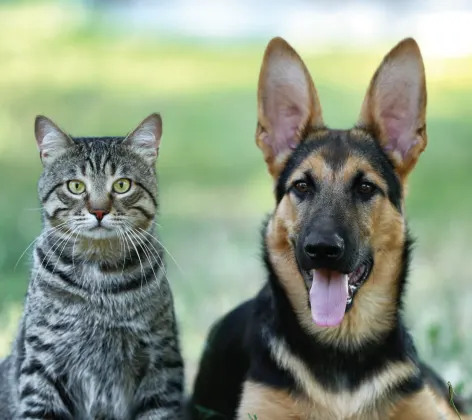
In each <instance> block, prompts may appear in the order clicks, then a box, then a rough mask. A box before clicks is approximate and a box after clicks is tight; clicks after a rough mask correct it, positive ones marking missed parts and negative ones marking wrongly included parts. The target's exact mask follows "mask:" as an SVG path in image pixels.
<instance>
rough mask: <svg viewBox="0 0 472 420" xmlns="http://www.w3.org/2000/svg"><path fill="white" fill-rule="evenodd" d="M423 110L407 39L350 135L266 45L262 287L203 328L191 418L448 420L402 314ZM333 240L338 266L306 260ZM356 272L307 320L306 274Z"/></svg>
mask: <svg viewBox="0 0 472 420" xmlns="http://www.w3.org/2000/svg"><path fill="white" fill-rule="evenodd" d="M425 114H426V84H425V72H424V66H423V60H422V57H421V53H420V51H419V48H418V46H417V44H416V42H415V41H414V40H413V39H405V40H403V41H402V42H401V43H399V44H398V45H397V46H396V47H395V48H394V49H393V50H392V51H390V53H389V54H388V55H387V56H386V57H385V58H384V60H383V61H382V63H381V65H380V67H379V69H378V70H377V72H376V73H375V74H374V76H373V78H372V81H371V83H370V86H369V89H368V91H367V94H366V97H365V100H364V102H363V105H362V109H361V112H360V116H359V120H358V123H357V124H356V126H355V127H354V128H352V129H350V130H332V129H329V128H327V127H326V126H325V124H324V121H323V118H322V112H321V106H320V102H319V99H318V95H317V91H316V89H315V86H314V84H313V81H312V79H311V76H310V74H309V72H308V70H307V68H306V67H305V65H304V63H303V61H302V60H301V58H300V57H299V56H298V54H297V53H296V52H295V51H294V50H293V49H292V48H291V47H290V46H289V45H288V44H287V43H286V42H285V41H284V40H283V39H281V38H275V39H273V40H272V41H271V42H270V44H269V45H268V47H267V50H266V52H265V56H264V60H263V64H262V69H261V73H260V78H259V87H258V126H257V131H256V142H257V145H258V146H259V148H260V149H261V150H262V152H263V155H264V159H265V161H266V163H267V165H268V169H269V172H270V174H271V175H272V177H273V179H274V183H275V196H276V207H275V210H274V212H273V213H272V214H271V215H270V217H269V218H268V221H267V223H266V224H265V225H264V229H263V255H264V262H265V265H266V269H267V275H268V282H267V284H266V285H265V286H264V287H263V289H262V290H261V291H260V293H259V294H258V295H257V296H256V297H255V298H254V299H252V300H250V301H248V302H246V303H244V304H242V305H241V306H239V307H238V308H236V309H234V310H233V311H232V312H230V313H229V314H228V315H226V316H225V317H224V318H223V319H222V320H220V321H219V322H218V323H217V324H216V325H215V326H214V327H213V329H212V331H211V333H210V337H209V339H208V343H207V347H206V349H205V352H204V355H203V358H202V361H201V364H200V370H199V372H198V375H197V378H196V381H195V389H194V394H193V396H192V398H191V400H190V403H189V412H190V417H191V418H193V419H197V418H198V419H204V418H205V419H219V418H221V419H224V418H226V419H232V418H236V419H240V420H242V419H248V418H257V420H288V419H292V420H315V419H316V420H330V419H332V420H338V419H351V420H354V419H357V420H360V419H362V420H380V419H382V420H384V419H390V420H413V419H419V420H421V419H424V420H426V419H428V420H435V419H436V420H439V419H455V418H457V416H456V414H454V412H453V411H452V408H451V407H450V406H448V404H447V397H446V392H445V391H446V389H445V387H442V384H441V381H442V380H441V378H438V377H437V375H436V374H435V373H434V372H432V371H431V370H430V368H428V367H426V366H425V365H423V364H422V363H421V362H420V360H419V358H418V355H417V352H416V350H415V346H414V344H413V341H412V338H411V336H410V334H409V333H408V331H407V329H406V327H405V324H404V321H403V317H402V298H403V294H404V286H405V282H406V278H407V275H408V267H409V261H410V257H411V244H412V241H411V239H410V236H409V233H408V229H407V224H406V219H405V212H404V196H405V189H406V181H407V177H408V175H409V174H410V172H411V170H412V169H413V168H414V166H415V164H416V162H417V160H418V158H419V156H420V154H421V153H422V152H423V150H424V149H425V147H426V144H427V135H426V120H425ZM334 235H337V236H336V238H340V240H342V245H343V246H342V248H339V249H341V250H342V253H340V254H339V255H340V256H339V258H338V257H337V256H336V257H335V258H333V257H332V256H333V255H337V254H334V253H331V251H330V253H328V251H326V249H328V248H326V247H325V248H323V252H325V254H322V253H321V251H320V252H318V251H319V249H321V248H316V250H317V251H316V252H313V253H309V252H308V249H312V248H309V247H311V246H315V245H316V246H318V245H319V241H318V242H316V241H317V239H316V238H319V237H322V238H323V240H324V239H326V238H327V239H326V241H328V243H330V242H329V241H330V240H331V238H332V237H333V236H334ZM313 238H315V239H313ZM310 241H311V242H310ZM313 241H315V242H314V243H315V245H313V244H312V242H313ZM323 246H324V245H323ZM329 249H330V250H331V248H329ZM310 252H311V251H310ZM307 255H308V257H307ZM320 255H322V256H323V258H321V257H320ZM364 266H365V267H368V268H366V270H367V271H366V273H367V274H365V276H366V278H365V279H364V280H365V281H364V282H363V283H362V284H361V285H360V287H359V288H358V290H357V293H356V294H355V295H354V296H353V301H352V306H351V307H348V308H347V309H346V313H345V314H344V318H343V319H342V321H341V323H340V324H339V325H337V326H331V327H324V326H319V325H317V324H316V323H315V322H314V321H313V319H312V316H311V312H310V300H309V295H308V289H309V285H310V275H311V274H309V273H312V272H314V271H315V270H325V271H326V272H327V271H329V272H334V271H336V272H340V273H352V272H354V270H356V269H357V268H358V267H364ZM463 418H465V416H464V417H463Z"/></svg>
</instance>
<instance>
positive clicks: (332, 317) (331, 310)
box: [310, 260, 373, 327]
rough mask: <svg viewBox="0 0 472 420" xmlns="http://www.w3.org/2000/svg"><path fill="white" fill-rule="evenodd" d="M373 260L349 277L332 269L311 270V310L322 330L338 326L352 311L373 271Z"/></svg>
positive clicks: (314, 319) (363, 264) (358, 268)
mask: <svg viewBox="0 0 472 420" xmlns="http://www.w3.org/2000/svg"><path fill="white" fill-rule="evenodd" d="M372 267H373V262H372V260H369V261H366V262H364V263H362V264H361V265H359V266H358V267H357V268H356V269H355V270H354V271H353V272H351V273H349V274H344V273H340V272H338V271H332V270H323V269H321V270H312V271H311V272H310V274H311V277H312V282H311V287H310V307H311V314H312V318H313V321H314V322H315V323H316V324H317V325H319V326H323V327H334V326H336V325H339V324H340V323H341V322H342V320H343V318H344V315H345V313H346V312H347V311H349V309H351V307H352V305H353V302H354V298H355V296H356V293H357V292H358V291H359V289H360V288H361V287H362V285H363V284H364V282H365V281H366V280H367V278H368V277H369V275H370V272H371V271H372Z"/></svg>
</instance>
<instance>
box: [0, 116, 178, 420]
mask: <svg viewBox="0 0 472 420" xmlns="http://www.w3.org/2000/svg"><path fill="white" fill-rule="evenodd" d="M35 134H36V140H37V144H38V147H39V151H40V157H41V161H42V163H43V169H44V170H43V173H42V175H41V177H40V180H39V185H38V191H39V198H40V200H41V203H42V219H43V231H42V233H41V235H40V236H39V237H38V239H37V241H36V245H35V250H34V254H33V255H34V257H33V258H34V263H33V270H32V275H31V280H30V284H29V288H28V293H27V296H26V301H25V308H24V313H23V317H22V320H21V325H20V328H19V333H18V335H17V338H16V341H15V343H14V346H13V350H12V352H11V354H10V355H9V356H8V357H7V358H6V359H4V360H3V361H1V362H0V419H1V420H12V419H17V420H20V419H21V420H25V419H48V420H53V419H54V420H58V419H60V420H68V419H71V420H72V419H74V420H98V419H100V420H112V419H113V420H144V419H147V420H151V419H152V420H154V419H155V420H158V419H159V420H161V419H169V420H170V419H171V420H176V419H179V418H180V417H181V399H182V394H183V361H182V357H181V353H180V344H179V339H178V331H177V326H176V319H175V313H174V304H173V298H172V293H171V290H170V287H169V284H168V282H167V279H166V272H165V268H164V264H163V248H162V246H161V245H160V242H159V241H158V240H157V239H156V237H155V232H154V231H155V225H156V223H155V217H156V212H157V181H156V172H155V162H156V158H157V154H158V149H159V143H160V138H161V134H162V122H161V118H160V116H159V115H158V114H152V115H150V116H149V117H147V118H146V119H145V120H144V121H143V122H142V123H141V124H140V125H139V126H138V127H137V128H136V129H135V130H134V131H133V132H131V134H129V135H128V136H127V137H125V138H124V137H98V138H75V137H71V136H69V135H67V134H66V133H65V132H63V131H62V130H61V129H59V128H58V127H57V126H56V125H55V124H54V123H53V122H52V121H51V120H49V119H47V118H46V117H43V116H38V117H37V118H36V124H35Z"/></svg>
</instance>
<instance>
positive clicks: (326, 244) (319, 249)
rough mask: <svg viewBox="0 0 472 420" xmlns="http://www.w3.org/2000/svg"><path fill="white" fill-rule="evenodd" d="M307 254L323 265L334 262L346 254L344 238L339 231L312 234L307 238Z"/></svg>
mask: <svg viewBox="0 0 472 420" xmlns="http://www.w3.org/2000/svg"><path fill="white" fill-rule="evenodd" d="M304 250H305V254H306V255H307V256H308V258H310V259H311V260H312V261H313V262H316V263H317V265H320V267H322V266H323V265H324V263H328V264H329V263H333V262H335V261H337V260H340V259H341V258H342V257H343V255H344V240H343V238H341V236H339V235H338V234H337V233H331V234H311V235H309V236H308V237H307V238H306V240H305V247H304Z"/></svg>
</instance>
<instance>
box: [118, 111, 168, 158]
mask: <svg viewBox="0 0 472 420" xmlns="http://www.w3.org/2000/svg"><path fill="white" fill-rule="evenodd" d="M161 136H162V119H161V116H160V115H159V114H155V113H154V114H151V115H149V116H148V117H146V118H145V119H144V120H143V121H142V122H141V123H140V124H139V125H138V126H137V127H136V128H135V129H134V130H133V131H132V132H131V133H130V134H129V135H128V136H127V137H126V138H125V139H124V141H123V144H126V145H127V146H129V147H131V148H132V149H133V150H134V151H135V152H136V153H137V154H139V155H141V156H142V157H143V158H144V159H146V161H147V162H148V163H150V164H154V163H155V162H156V158H157V153H158V151H159V146H160V143H161Z"/></svg>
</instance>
